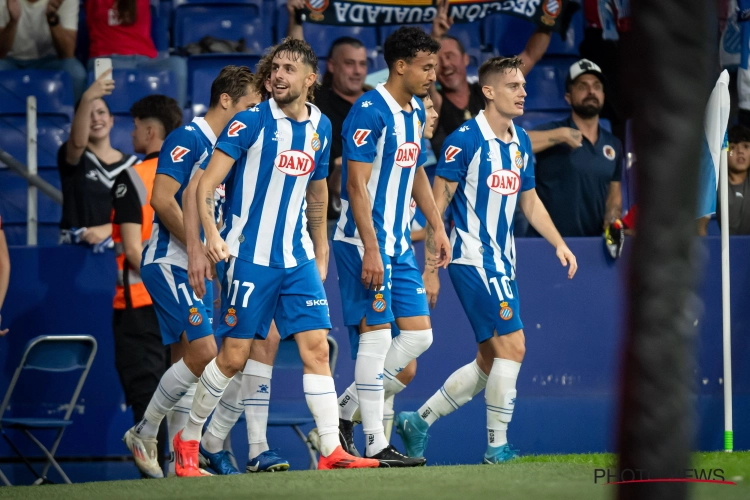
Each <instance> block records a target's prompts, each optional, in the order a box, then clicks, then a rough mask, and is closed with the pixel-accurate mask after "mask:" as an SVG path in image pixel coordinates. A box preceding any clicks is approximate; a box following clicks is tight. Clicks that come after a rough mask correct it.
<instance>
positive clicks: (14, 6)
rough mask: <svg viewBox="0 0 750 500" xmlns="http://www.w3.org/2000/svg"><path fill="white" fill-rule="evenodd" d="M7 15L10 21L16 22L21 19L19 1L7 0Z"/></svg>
mask: <svg viewBox="0 0 750 500" xmlns="http://www.w3.org/2000/svg"><path fill="white" fill-rule="evenodd" d="M8 15H10V20H11V21H16V22H17V21H18V20H19V19H20V18H21V2H20V0H8Z"/></svg>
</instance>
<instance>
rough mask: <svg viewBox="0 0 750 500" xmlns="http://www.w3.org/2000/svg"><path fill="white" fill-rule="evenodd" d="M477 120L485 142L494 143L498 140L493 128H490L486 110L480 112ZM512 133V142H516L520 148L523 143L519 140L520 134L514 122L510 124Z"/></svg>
mask: <svg viewBox="0 0 750 500" xmlns="http://www.w3.org/2000/svg"><path fill="white" fill-rule="evenodd" d="M475 120H476V122H477V125H478V126H479V130H481V131H482V137H484V140H485V141H492V140H495V139H497V136H496V135H495V132H493V131H492V127H490V124H489V122H487V117H486V116H484V110H482V111H480V112H479V114H478V115H477V117H476V118H475ZM510 133H511V138H510V142H515V143H516V144H517V145H518V146H520V145H521V141H520V140H519V139H518V133H517V132H516V126H515V124H514V123H513V120H511V122H510ZM498 140H500V139H498Z"/></svg>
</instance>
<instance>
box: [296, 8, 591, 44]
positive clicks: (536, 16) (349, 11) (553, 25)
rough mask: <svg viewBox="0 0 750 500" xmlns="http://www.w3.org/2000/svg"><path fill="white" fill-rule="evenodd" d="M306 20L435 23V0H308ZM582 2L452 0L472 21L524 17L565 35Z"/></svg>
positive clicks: (458, 18) (459, 19) (455, 12)
mask: <svg viewBox="0 0 750 500" xmlns="http://www.w3.org/2000/svg"><path fill="white" fill-rule="evenodd" d="M305 4H306V6H307V10H308V12H307V13H306V14H307V15H306V19H305V21H306V22H311V23H318V24H338V25H345V26H388V25H401V24H421V23H431V22H432V21H433V19H435V16H436V15H437V6H436V5H435V1H433V0H413V1H411V2H408V1H403V0H306V2H305ZM578 8H579V5H578V4H577V3H575V2H571V1H570V0H500V1H498V0H450V9H449V11H448V12H449V14H448V15H449V16H450V17H452V18H453V21H454V22H456V23H472V22H474V21H478V20H480V19H483V18H484V17H486V16H489V15H492V14H507V15H511V16H516V17H520V18H522V19H526V20H528V21H531V22H533V23H536V24H538V25H539V26H542V27H544V28H547V29H550V30H553V31H557V32H558V33H560V35H561V36H562V37H563V39H564V38H565V32H566V31H567V30H568V25H569V24H570V17H571V16H572V15H573V13H574V12H575V11H576V10H577V9H578Z"/></svg>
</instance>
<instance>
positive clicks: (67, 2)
mask: <svg viewBox="0 0 750 500" xmlns="http://www.w3.org/2000/svg"><path fill="white" fill-rule="evenodd" d="M78 8H79V3H78V0H63V3H62V4H61V5H60V8H59V9H57V15H58V16H60V25H61V26H62V27H63V28H65V29H66V30H72V31H78Z"/></svg>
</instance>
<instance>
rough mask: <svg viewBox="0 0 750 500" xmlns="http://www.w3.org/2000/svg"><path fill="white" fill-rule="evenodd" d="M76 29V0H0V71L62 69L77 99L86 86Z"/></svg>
mask: <svg viewBox="0 0 750 500" xmlns="http://www.w3.org/2000/svg"><path fill="white" fill-rule="evenodd" d="M77 33H78V0H0V71H3V70H12V69H48V70H55V71H65V72H67V73H68V74H69V75H70V79H71V80H72V82H73V96H74V98H75V100H76V101H77V100H78V99H79V98H80V97H81V94H82V93H83V90H84V89H85V88H86V70H85V69H84V68H83V65H82V64H81V63H80V61H78V59H76V58H75V56H74V54H75V50H76V36H77Z"/></svg>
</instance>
